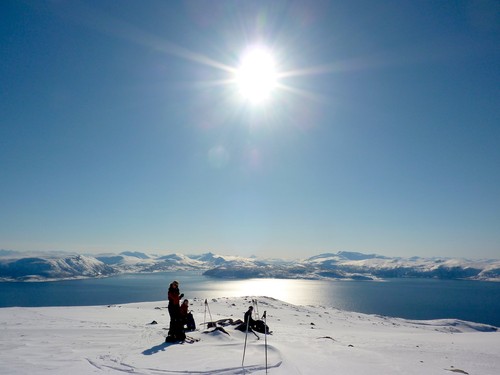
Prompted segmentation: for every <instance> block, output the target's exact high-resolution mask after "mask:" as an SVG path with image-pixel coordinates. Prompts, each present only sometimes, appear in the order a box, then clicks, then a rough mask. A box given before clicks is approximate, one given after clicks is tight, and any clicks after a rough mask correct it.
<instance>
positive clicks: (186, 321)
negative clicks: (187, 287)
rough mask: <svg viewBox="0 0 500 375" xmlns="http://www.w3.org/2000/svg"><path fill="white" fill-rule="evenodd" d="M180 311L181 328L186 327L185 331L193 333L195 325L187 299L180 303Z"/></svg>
mask: <svg viewBox="0 0 500 375" xmlns="http://www.w3.org/2000/svg"><path fill="white" fill-rule="evenodd" d="M180 311H181V319H182V326H183V327H184V325H185V326H186V331H194V330H195V329H196V324H195V322H194V317H193V314H192V313H191V312H189V301H188V300H187V299H185V300H184V301H183V302H182V305H181V310H180Z"/></svg>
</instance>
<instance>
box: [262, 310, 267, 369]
mask: <svg viewBox="0 0 500 375" xmlns="http://www.w3.org/2000/svg"><path fill="white" fill-rule="evenodd" d="M262 317H263V318H264V340H265V344H264V347H265V348H266V374H267V319H266V311H265V310H264V315H262Z"/></svg>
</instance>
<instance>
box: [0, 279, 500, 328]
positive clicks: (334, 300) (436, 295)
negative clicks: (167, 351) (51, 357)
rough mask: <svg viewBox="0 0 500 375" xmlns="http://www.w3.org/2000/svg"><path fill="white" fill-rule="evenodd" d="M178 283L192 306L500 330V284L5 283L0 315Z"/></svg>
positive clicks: (110, 300)
mask: <svg viewBox="0 0 500 375" xmlns="http://www.w3.org/2000/svg"><path fill="white" fill-rule="evenodd" d="M174 279H176V280H178V281H180V289H181V292H183V293H184V294H185V297H186V298H194V297H197V298H202V299H204V298H218V297H236V296H261V295H266V296H270V297H274V298H277V299H280V300H283V301H286V302H290V303H293V304H300V305H323V306H333V307H337V308H340V309H344V310H350V311H357V312H363V313H368V314H380V315H387V316H397V317H402V318H408V319H441V318H457V319H463V320H469V321H473V322H479V323H486V324H491V325H494V326H497V327H500V283H493V282H481V281H460V280H430V279H391V280H387V281H385V282H371V281H325V280H282V279H279V280H276V279H251V280H220V279H212V278H208V277H205V276H203V275H200V274H197V273H192V272H164V273H155V274H133V275H122V276H116V277H110V278H105V279H87V280H72V281H58V282H29V283H0V307H9V306H85V305H109V304H119V303H130V302H144V301H161V300H163V301H165V300H166V293H167V289H168V285H169V283H170V282H171V281H172V280H174Z"/></svg>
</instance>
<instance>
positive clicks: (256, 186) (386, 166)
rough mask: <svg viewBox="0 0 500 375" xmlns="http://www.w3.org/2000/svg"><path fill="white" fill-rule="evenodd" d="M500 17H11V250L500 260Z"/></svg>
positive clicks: (421, 6) (154, 13) (302, 6)
mask: <svg viewBox="0 0 500 375" xmlns="http://www.w3.org/2000/svg"><path fill="white" fill-rule="evenodd" d="M499 9H500V2H498V1H414V0H411V1H404V0H394V1H389V0H387V1H383V0H381V1H371V0H367V1H227V2H226V1H208V0H207V1H182V2H181V1H130V0H120V1H118V0H114V1H109V0H98V1H97V0H96V1H62V0H61V1H58V0H53V1H13V0H3V1H1V2H0V56H1V58H0V88H1V91H0V249H1V248H3V249H11V250H68V251H76V252H82V253H97V252H119V251H124V250H135V251H146V252H155V253H171V252H180V253H201V252H206V251H213V252H216V253H221V254H235V255H242V256H249V255H258V256H276V257H292V258H295V257H307V256H310V255H315V254H319V253H323V252H336V251H339V250H350V251H361V252H368V253H372V252H375V253H379V254H383V255H389V256H413V255H417V256H458V257H471V258H482V257H490V258H499V257H500V91H499V90H500V16H499V12H500V10H499ZM256 46H259V48H261V50H264V51H266V53H267V54H268V56H270V59H271V60H272V61H273V64H274V65H272V66H273V67H274V73H273V74H274V75H273V77H274V78H273V79H274V81H273V83H272V85H271V87H270V88H269V89H268V91H266V95H265V96H263V99H261V100H260V101H255V100H251V98H249V97H248V96H244V95H243V93H244V91H243V89H242V87H241V86H240V83H239V80H238V79H236V78H235V77H237V74H238V72H239V71H241V69H240V68H239V67H240V66H241V65H242V64H243V61H245V60H244V56H245V53H246V52H245V51H247V52H248V51H249V48H251V47H256ZM257 65H258V64H257ZM260 79H261V78H260V76H259V75H257V76H255V77H252V78H250V82H251V83H252V82H256V83H257V84H258V83H259V82H260V81H259V80H260Z"/></svg>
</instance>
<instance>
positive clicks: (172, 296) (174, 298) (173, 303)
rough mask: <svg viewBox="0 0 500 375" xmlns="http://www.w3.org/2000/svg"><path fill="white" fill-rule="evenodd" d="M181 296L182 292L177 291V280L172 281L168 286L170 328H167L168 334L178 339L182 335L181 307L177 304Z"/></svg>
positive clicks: (182, 295)
mask: <svg viewBox="0 0 500 375" xmlns="http://www.w3.org/2000/svg"><path fill="white" fill-rule="evenodd" d="M182 297H184V294H181V293H180V292H179V282H178V281H172V283H171V284H170V287H169V288H168V314H169V315H170V328H169V330H168V336H169V337H172V338H174V339H175V338H179V339H180V338H182V336H183V335H184V330H183V328H182V318H181V308H180V305H179V302H180V299H181V298H182ZM184 337H185V335H184Z"/></svg>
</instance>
